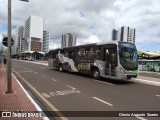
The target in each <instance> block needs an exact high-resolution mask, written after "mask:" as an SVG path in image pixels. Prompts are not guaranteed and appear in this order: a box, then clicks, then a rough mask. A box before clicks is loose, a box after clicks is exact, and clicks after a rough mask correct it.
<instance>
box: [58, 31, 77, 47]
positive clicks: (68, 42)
mask: <svg viewBox="0 0 160 120" xmlns="http://www.w3.org/2000/svg"><path fill="white" fill-rule="evenodd" d="M75 45H76V37H75V36H73V35H72V34H71V33H67V34H63V35H62V42H61V48H64V47H71V46H75Z"/></svg>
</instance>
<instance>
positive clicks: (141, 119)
mask: <svg viewBox="0 0 160 120" xmlns="http://www.w3.org/2000/svg"><path fill="white" fill-rule="evenodd" d="M136 118H138V119H140V120H147V119H145V118H143V117H136Z"/></svg>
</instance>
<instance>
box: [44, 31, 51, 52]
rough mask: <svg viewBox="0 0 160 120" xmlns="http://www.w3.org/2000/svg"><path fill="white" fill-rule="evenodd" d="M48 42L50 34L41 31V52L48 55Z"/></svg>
mask: <svg viewBox="0 0 160 120" xmlns="http://www.w3.org/2000/svg"><path fill="white" fill-rule="evenodd" d="M49 41H50V34H49V31H46V30H44V31H43V52H44V53H48V51H49Z"/></svg>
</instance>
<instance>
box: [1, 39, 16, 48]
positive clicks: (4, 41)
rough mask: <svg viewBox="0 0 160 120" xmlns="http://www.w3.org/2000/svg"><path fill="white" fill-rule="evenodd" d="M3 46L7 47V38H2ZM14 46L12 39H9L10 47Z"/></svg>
mask: <svg viewBox="0 0 160 120" xmlns="http://www.w3.org/2000/svg"><path fill="white" fill-rule="evenodd" d="M2 43H3V45H4V46H6V47H8V37H5V38H3V41H2ZM13 44H14V41H13V39H12V38H11V46H12V45H13Z"/></svg>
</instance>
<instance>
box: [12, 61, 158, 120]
mask: <svg viewBox="0 0 160 120" xmlns="http://www.w3.org/2000/svg"><path fill="white" fill-rule="evenodd" d="M12 65H13V69H14V70H15V71H16V72H17V73H18V74H19V75H21V76H22V77H23V78H24V79H25V80H27V82H28V83H29V84H31V85H32V86H33V87H34V88H35V89H36V90H37V91H39V93H41V95H43V96H44V97H45V98H46V99H47V100H48V101H49V102H50V103H51V104H53V105H54V106H55V107H56V108H57V109H58V110H59V111H89V112H88V113H87V112H86V113H82V114H83V115H84V114H87V115H88V116H89V115H92V116H93V114H94V115H95V116H96V114H97V117H87V115H86V117H85V118H84V117H76V118H75V117H68V119H71V120H72V119H73V120H79V119H80V120H84V119H86V120H101V119H102V120H110V119H111V120H115V119H118V120H139V119H140V120H156V119H157V120H158V119H159V117H154V118H153V117H143V116H141V117H138V118H137V117H104V116H103V117H100V116H98V111H160V88H159V87H156V86H151V85H145V84H140V83H135V82H124V81H113V80H109V79H102V80H94V79H92V78H90V77H88V76H85V75H81V74H75V73H70V72H59V71H56V70H53V69H49V68H48V66H45V65H40V64H34V63H29V62H24V61H18V60H13V62H12ZM91 111H95V112H91ZM101 113H102V112H101ZM101 113H100V114H101ZM64 114H65V113H64ZM106 114H107V113H106ZM83 115H82V116H83Z"/></svg>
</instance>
